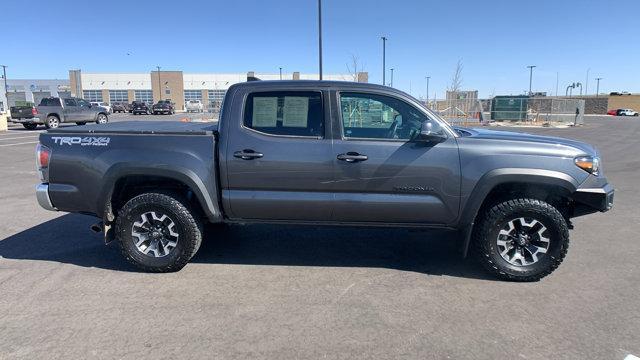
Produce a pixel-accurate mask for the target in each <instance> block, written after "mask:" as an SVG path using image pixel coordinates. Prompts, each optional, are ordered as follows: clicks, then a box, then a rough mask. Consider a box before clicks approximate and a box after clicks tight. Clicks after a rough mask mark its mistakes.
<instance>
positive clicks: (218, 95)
mask: <svg viewBox="0 0 640 360" xmlns="http://www.w3.org/2000/svg"><path fill="white" fill-rule="evenodd" d="M208 93H209V109H212V110H215V109H219V108H220V106H221V105H222V100H223V99H224V95H225V94H226V93H227V90H209V91H208Z"/></svg>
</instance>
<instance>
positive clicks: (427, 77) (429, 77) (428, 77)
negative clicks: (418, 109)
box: [424, 76, 431, 107]
mask: <svg viewBox="0 0 640 360" xmlns="http://www.w3.org/2000/svg"><path fill="white" fill-rule="evenodd" d="M424 78H425V79H427V107H429V79H431V76H425V77H424Z"/></svg>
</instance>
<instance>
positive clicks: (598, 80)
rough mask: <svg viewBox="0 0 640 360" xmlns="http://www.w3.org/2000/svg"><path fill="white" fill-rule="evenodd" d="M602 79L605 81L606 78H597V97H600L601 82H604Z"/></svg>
mask: <svg viewBox="0 0 640 360" xmlns="http://www.w3.org/2000/svg"><path fill="white" fill-rule="evenodd" d="M602 79H604V78H601V77H597V78H596V81H597V83H596V97H598V96H600V80H602Z"/></svg>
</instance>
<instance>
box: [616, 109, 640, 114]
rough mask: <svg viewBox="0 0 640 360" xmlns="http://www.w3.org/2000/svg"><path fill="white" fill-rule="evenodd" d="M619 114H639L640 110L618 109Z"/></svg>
mask: <svg viewBox="0 0 640 360" xmlns="http://www.w3.org/2000/svg"><path fill="white" fill-rule="evenodd" d="M618 116H638V112H637V111H635V110H633V109H618Z"/></svg>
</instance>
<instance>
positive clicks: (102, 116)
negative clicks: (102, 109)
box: [96, 114, 109, 124]
mask: <svg viewBox="0 0 640 360" xmlns="http://www.w3.org/2000/svg"><path fill="white" fill-rule="evenodd" d="M107 122H109V118H108V117H107V115H105V114H98V117H97V118H96V124H106V123H107Z"/></svg>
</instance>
